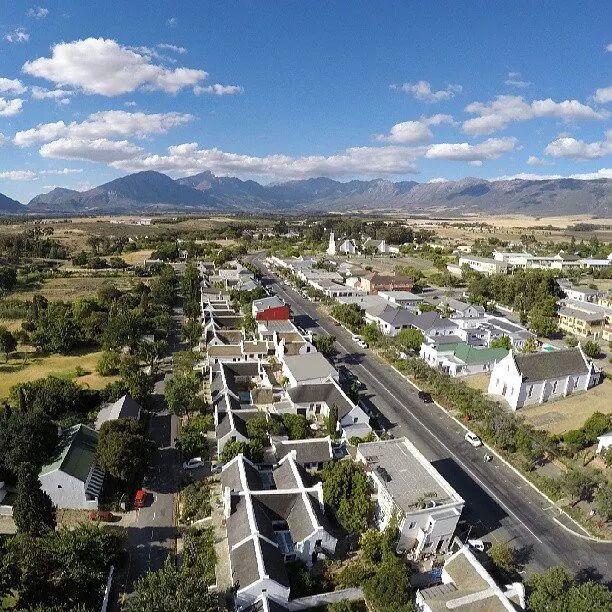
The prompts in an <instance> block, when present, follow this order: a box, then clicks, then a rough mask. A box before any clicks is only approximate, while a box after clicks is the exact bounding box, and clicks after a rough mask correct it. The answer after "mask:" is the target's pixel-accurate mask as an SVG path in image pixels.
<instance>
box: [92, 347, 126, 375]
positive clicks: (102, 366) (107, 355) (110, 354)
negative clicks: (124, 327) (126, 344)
mask: <svg viewBox="0 0 612 612" xmlns="http://www.w3.org/2000/svg"><path fill="white" fill-rule="evenodd" d="M120 367H121V356H120V355H119V353H116V352H115V351H103V352H102V354H101V355H100V357H99V358H98V363H97V365H96V370H97V371H98V374H100V375H101V376H113V375H114V374H119V368H120Z"/></svg>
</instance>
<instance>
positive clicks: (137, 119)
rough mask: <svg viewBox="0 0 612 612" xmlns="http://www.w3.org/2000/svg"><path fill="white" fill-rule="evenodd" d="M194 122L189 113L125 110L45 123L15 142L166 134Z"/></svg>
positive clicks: (19, 134) (18, 135)
mask: <svg viewBox="0 0 612 612" xmlns="http://www.w3.org/2000/svg"><path fill="white" fill-rule="evenodd" d="M192 119H193V116H192V115H188V114H186V113H174V112H173V113H155V114H147V113H130V112H127V111H123V110H111V111H101V112H98V113H94V114H93V115H90V116H89V117H88V118H87V119H86V120H85V121H82V122H81V123H78V122H76V121H72V122H71V123H69V124H66V123H64V122H63V121H57V122H55V123H43V124H41V125H38V126H36V127H35V128H31V129H29V130H24V131H22V132H17V133H16V134H15V136H14V138H13V142H14V143H15V144H16V145H18V146H20V147H28V146H31V145H33V144H37V143H42V142H50V141H51V140H56V139H58V138H78V139H90V140H93V139H98V138H115V137H126V136H136V137H138V138H143V137H145V136H147V135H149V134H164V133H166V132H167V131H168V130H169V129H171V128H173V127H177V126H179V125H183V124H185V123H187V122H189V121H191V120H192Z"/></svg>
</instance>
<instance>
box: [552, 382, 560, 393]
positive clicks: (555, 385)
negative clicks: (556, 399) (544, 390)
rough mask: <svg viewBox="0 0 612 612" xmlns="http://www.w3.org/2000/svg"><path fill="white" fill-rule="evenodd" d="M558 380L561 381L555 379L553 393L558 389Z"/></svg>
mask: <svg viewBox="0 0 612 612" xmlns="http://www.w3.org/2000/svg"><path fill="white" fill-rule="evenodd" d="M558 382H559V381H558V380H555V382H554V383H553V390H552V392H553V393H555V392H556V391H557V383H558Z"/></svg>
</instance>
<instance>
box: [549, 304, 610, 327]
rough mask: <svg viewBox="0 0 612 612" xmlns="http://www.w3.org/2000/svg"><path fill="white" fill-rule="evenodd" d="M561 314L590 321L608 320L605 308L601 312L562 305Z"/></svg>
mask: <svg viewBox="0 0 612 612" xmlns="http://www.w3.org/2000/svg"><path fill="white" fill-rule="evenodd" d="M559 315H563V316H564V317H573V318H574V319H578V320H579V321H587V322H589V323H594V322H595V321H605V320H606V313H605V312H604V311H603V310H602V311H601V312H599V313H597V312H586V311H585V310H581V309H578V308H571V307H568V306H562V307H561V308H559Z"/></svg>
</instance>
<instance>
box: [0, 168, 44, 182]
mask: <svg viewBox="0 0 612 612" xmlns="http://www.w3.org/2000/svg"><path fill="white" fill-rule="evenodd" d="M37 178H38V176H37V174H36V172H32V170H7V171H6V172H0V179H5V180H7V181H35V180H36V179H37Z"/></svg>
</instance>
